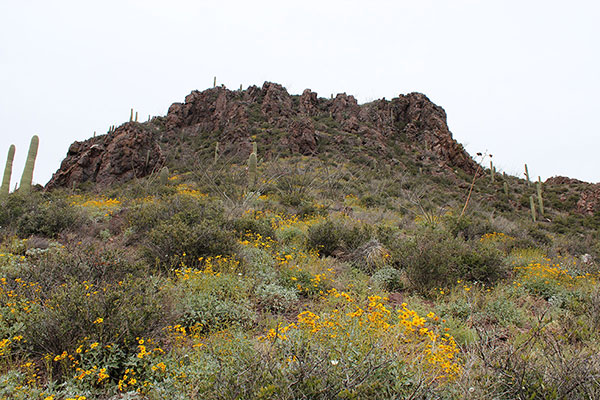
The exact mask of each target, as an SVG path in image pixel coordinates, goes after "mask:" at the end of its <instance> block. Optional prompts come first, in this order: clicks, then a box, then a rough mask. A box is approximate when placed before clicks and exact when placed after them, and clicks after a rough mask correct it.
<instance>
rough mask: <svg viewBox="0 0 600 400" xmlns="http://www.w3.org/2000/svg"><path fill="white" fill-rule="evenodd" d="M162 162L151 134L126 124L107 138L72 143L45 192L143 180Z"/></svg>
mask: <svg viewBox="0 0 600 400" xmlns="http://www.w3.org/2000/svg"><path fill="white" fill-rule="evenodd" d="M164 162H165V158H164V155H163V154H162V151H161V149H160V146H159V145H158V143H157V141H156V140H155V139H154V137H153V134H152V133H151V132H149V131H147V130H145V129H143V128H142V127H141V125H140V124H138V123H134V122H130V123H127V124H124V125H122V126H120V127H119V128H117V129H116V130H115V131H114V132H111V133H109V134H106V135H102V136H98V137H95V138H92V139H88V140H86V141H83V142H75V143H73V144H72V145H71V146H70V147H69V151H68V153H67V157H66V158H65V159H64V160H63V161H62V163H61V166H60V168H59V169H58V171H57V172H56V173H55V174H54V175H53V176H52V179H51V180H50V182H48V184H47V185H46V188H48V189H52V188H55V187H72V186H73V184H76V185H78V184H81V183H85V182H91V183H94V184H96V185H97V186H99V187H105V186H108V185H111V184H114V183H120V182H125V181H128V180H130V179H133V178H140V177H144V176H147V175H149V174H150V173H152V172H153V171H157V170H158V169H159V168H160V167H161V166H162V165H163V164H164Z"/></svg>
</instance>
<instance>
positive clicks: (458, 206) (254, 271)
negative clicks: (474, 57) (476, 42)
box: [0, 91, 600, 400]
mask: <svg viewBox="0 0 600 400" xmlns="http://www.w3.org/2000/svg"><path fill="white" fill-rule="evenodd" d="M209 92H210V91H209ZM209 94H210V93H209ZM196 96H198V95H196ZM242 97H243V94H242ZM393 102H394V100H392V102H391V103H390V104H393ZM190 103H193V102H192V101H190ZM298 103H299V104H302V102H300V101H299V100H298ZM292 104H293V102H292ZM317 104H318V102H317ZM323 104H324V103H323ZM178 107H179V106H177V107H175V109H177V108H178ZM181 107H183V106H181ZM361 107H364V106H361ZM233 108H234V109H236V110H237V108H235V107H233ZM292 108H293V106H292ZM223 109H227V108H223ZM269 110H271V109H270V108H269V109H266V110H262V111H261V112H264V114H261V115H267V116H268V115H269V112H270V111H269ZM175 111H177V110H175ZM175 111H173V112H175ZM213 111H214V110H213ZM388 111H389V110H386V111H385V115H389V113H388ZM177 112H180V111H177ZM228 112H229V111H228ZM236 112H241V111H239V110H238V111H236ZM322 112H323V113H328V112H329V111H327V109H326V105H323V110H322ZM170 114H171V112H170ZM182 115H184V114H182ZM357 115H358V114H357ZM398 115H399V114H398ZM182 118H183V117H182ZM257 118H258V117H257ZM261 118H262V117H261ZM265 118H266V117H265ZM286 118H287V117H286ZM318 118H319V117H318V115H317V119H318ZM324 118H325V117H324ZM327 118H329V117H327ZM331 118H332V121H335V113H334V112H332V117H331ZM348 118H349V117H348ZM356 118H357V121H359V122H361V121H362V120H361V119H360V118H362V117H359V116H357V117H356ZM182 120H184V119H180V120H177V121H182ZM174 121H175V120H174V119H173V118H171V119H170V122H169V118H168V117H167V122H164V121H163V122H164V129H165V130H164V131H161V129H163V128H160V127H159V129H154V128H153V126H154V124H159V123H161V124H162V123H163V122H161V120H160V119H155V120H154V122H150V123H144V124H138V123H135V122H131V123H129V124H126V128H117V133H119V132H121V133H123V132H124V131H125V130H127V131H128V132H133V131H135V130H136V129H138V128H139V129H140V130H146V131H148V132H154V131H156V135H158V136H157V138H156V140H157V142H158V143H159V144H160V143H162V146H161V151H162V152H163V154H162V156H163V157H164V158H163V161H164V162H166V163H167V165H168V166H169V167H170V170H171V172H170V173H167V171H166V169H165V170H163V171H164V172H163V173H162V174H159V173H158V170H157V169H154V171H152V169H150V170H149V171H148V174H143V175H145V176H137V177H136V174H132V175H130V176H129V178H132V179H129V180H124V179H123V180H121V178H119V179H115V180H113V181H112V182H110V183H104V184H99V182H98V181H93V180H88V181H85V180H84V181H78V182H76V181H75V180H74V179H75V177H76V175H72V174H71V175H69V174H57V176H58V175H60V176H62V178H60V179H64V183H65V184H64V185H62V186H66V187H64V188H60V187H57V188H55V189H53V190H50V191H41V190H33V191H31V192H30V193H23V192H20V191H17V192H15V193H11V194H9V195H4V196H2V197H1V198H0V226H1V227H2V231H1V232H2V236H1V240H2V241H1V244H0V360H1V364H0V373H1V376H0V397H4V398H11V399H12V398H17V399H19V398H20V399H31V398H40V399H55V400H58V399H83V398H87V399H95V398H99V399H103V398H140V399H142V398H148V399H165V398H172V399H193V398H197V399H241V398H243V399H254V398H257V399H336V398H338V399H391V398H444V399H463V398H472V399H482V398H489V399H493V398H497V399H506V398H523V399H529V398H542V399H563V398H598V397H599V396H600V384H599V383H598V380H597V378H598V375H599V373H600V357H599V356H598V354H600V353H599V348H598V343H599V340H598V339H600V337H599V332H600V331H599V328H600V291H599V289H598V283H597V280H598V278H599V277H600V276H599V275H598V268H597V264H596V263H595V261H594V260H595V259H596V257H597V256H598V252H599V251H600V248H599V247H598V224H599V223H600V216H599V215H598V214H597V213H596V214H594V213H591V214H589V213H588V214H581V213H577V209H576V207H569V206H568V205H567V204H566V203H565V201H564V199H561V196H563V195H568V194H569V193H572V192H573V190H575V189H574V188H573V187H572V185H571V186H569V184H568V183H555V184H552V185H550V184H548V185H543V199H544V215H539V214H538V215H537V218H536V222H533V221H532V218H531V213H530V208H529V207H530V196H536V195H537V193H536V187H535V186H534V185H528V184H527V183H526V182H525V181H524V180H521V179H518V178H516V177H512V176H507V175H503V174H495V176H494V179H493V180H492V177H491V174H490V171H489V170H484V169H479V170H477V168H471V167H470V166H469V165H470V164H469V165H467V166H466V167H465V168H464V169H461V168H460V167H457V166H453V165H452V164H451V163H452V161H453V160H456V158H452V157H448V158H444V154H448V153H445V152H444V151H443V150H439V149H438V150H439V151H438V150H436V149H435V148H434V147H435V146H434V147H431V146H430V145H429V144H428V143H421V142H419V141H411V140H408V141H406V142H403V143H404V144H403V145H402V149H400V148H397V149H396V150H393V148H394V147H393V145H392V144H393V141H394V140H395V139H394V138H395V136H394V135H395V134H396V133H398V132H400V131H398V132H396V133H394V132H395V131H393V129H392V130H391V131H390V133H389V135H388V136H386V137H387V139H382V141H381V143H383V144H384V145H385V146H383V147H382V149H383V150H381V151H382V152H383V153H381V154H385V152H387V151H392V152H394V156H395V157H398V158H397V160H395V161H392V160H390V159H388V158H385V157H383V156H382V158H380V159H378V158H377V154H379V153H377V152H375V150H373V151H374V153H373V154H372V155H371V154H370V153H369V151H370V150H367V151H365V150H364V148H361V147H358V145H356V146H357V147H355V144H353V143H352V142H348V141H346V142H344V140H346V139H344V140H342V141H341V142H344V143H347V144H348V145H349V146H350V147H349V148H348V149H347V150H344V151H342V152H340V151H339V150H335V149H334V148H333V147H332V148H331V151H325V150H327V149H328V147H327V146H326V145H325V144H323V146H325V147H324V148H323V149H322V150H320V151H316V152H315V154H312V155H310V156H309V155H299V154H285V155H284V154H282V155H280V156H276V154H277V152H278V151H280V150H277V149H276V148H274V147H271V148H270V152H269V153H267V155H265V156H263V153H262V149H261V143H262V144H265V143H266V142H265V140H267V139H266V138H267V136H264V137H263V136H260V135H261V133H260V132H256V133H255V135H256V137H255V138H252V136H250V137H248V138H245V139H244V138H238V139H236V140H232V141H231V143H230V144H229V145H227V146H223V145H222V144H221V149H220V150H217V151H216V152H215V149H214V147H215V146H214V143H215V142H214V141H215V139H220V140H223V138H222V137H221V136H218V134H219V133H218V132H216V131H215V130H213V129H215V127H214V126H208V125H202V126H204V127H205V128H206V130H202V129H200V128H199V125H197V123H199V124H202V123H203V122H198V121H197V120H196V121H195V122H193V124H192V125H188V127H187V128H181V127H180V128H178V129H181V130H175V128H168V126H169V124H176V123H175V122H174ZM344 121H346V119H344ZM179 123H182V122H179ZM263 123H264V128H263V129H264V130H265V131H269V130H272V129H275V128H274V126H276V125H277V119H274V120H272V121H270V120H269V119H268V118H267V119H266V120H264V121H262V122H261V124H263ZM157 126H158V125H157ZM172 126H175V125H172ZM190 126H193V127H194V128H193V129H194V130H195V132H196V133H194V134H191V133H190V130H192V128H190ZM120 129H121V130H120ZM169 129H170V130H169ZM186 129H187V132H188V133H189V136H185V135H184V136H181V133H182V131H184V132H185V131H186ZM232 129H233V128H232ZM335 129H338V127H336V128H335ZM340 129H341V128H340ZM398 129H400V125H398ZM402 129H404V127H402ZM414 129H415V132H416V133H415V136H414V137H420V136H419V134H418V132H419V131H418V128H417V127H416V125H415V128H414ZM423 129H425V128H423ZM169 132H170V133H169ZM227 132H235V130H231V131H227ZM336 132H337V131H336ZM431 132H433V130H430V131H429V133H425V135H433V134H432V133H431ZM263 133H264V132H263ZM338 133H339V132H338ZM220 134H226V132H225V131H222V132H220ZM336 134H337V133H336ZM340 134H341V133H340ZM152 135H154V133H152ZM160 135H162V139H160ZM331 135H332V137H334V136H335V134H334V132H333V131H332V133H331ZM116 136H118V134H117V135H114V136H113V137H116ZM138 137H140V136H138ZM421 137H422V136H421ZM431 137H433V136H431ZM108 139H109V138H106V139H101V140H108ZM247 139H249V140H254V139H256V140H257V141H258V143H259V145H258V150H257V152H256V153H255V154H256V156H257V157H256V164H255V165H254V163H253V162H250V163H249V164H248V163H247V160H248V154H249V153H250V148H251V147H252V146H251V145H250V142H248V141H247ZM94 140H100V139H94ZM161 140H162V142H161ZM261 140H263V141H261ZM352 140H354V139H352ZM192 141H196V143H197V146H198V148H197V149H193V148H191V147H190V146H189V143H191V142H192ZM341 142H340V143H341ZM99 143H100V142H94V143H92V144H91V146H93V145H94V144H96V145H98V144H99ZM107 143H108V142H101V144H102V146H105V148H108V147H110V144H107ZM143 143H146V144H148V143H150V144H149V146H153V144H152V143H151V142H150V141H143ZM221 143H222V142H221ZM276 143H277V142H272V146H275V145H276ZM78 146H80V147H81V146H83V147H85V145H78ZM236 146H237V147H236ZM144 148H145V147H144ZM236 148H237V150H236ZM95 149H98V147H96V148H95ZM390 149H392V150H390ZM42 151H43V149H42ZM78 151H79V150H78ZM94 151H98V150H94ZM111 151H112V150H111ZM332 153H335V157H333V156H332ZM74 154H75V153H73V155H74ZM94 154H96V153H93V154H91V153H90V154H88V155H90V157H92V156H93V155H94ZM103 154H104V153H103ZM113 155H114V154H113ZM365 155H366V156H367V157H363V156H365ZM94 157H96V156H94ZM103 157H104V155H103V156H99V158H97V160H99V161H98V162H99V164H98V165H105V164H102V163H103V161H102V160H104V158H103ZM110 157H112V155H111V156H110ZM88 159H89V158H88ZM158 159H160V157H159V158H157V160H158ZM138 161H139V163H140V164H139V165H142V164H143V163H144V161H143V157H142V159H138V160H137V161H136V162H138ZM477 161H481V158H477ZM440 162H441V163H440ZM106 165H108V164H106ZM123 165H124V164H123ZM473 165H474V166H475V167H477V163H476V162H473ZM123 168H124V167H123ZM105 170H106V171H108V170H107V169H105ZM65 171H66V170H65ZM123 171H124V170H123V169H122V170H121V172H123ZM475 174H477V177H476V179H474V178H475ZM79 176H83V175H79ZM88 176H92V175H88ZM96 176H98V175H96ZM122 176H125V172H123V174H121V175H119V177H122ZM73 182H75V185H73ZM86 182H87V183H86ZM472 183H473V186H472V192H471V185H472ZM58 186H61V185H58ZM467 198H468V203H467Z"/></svg>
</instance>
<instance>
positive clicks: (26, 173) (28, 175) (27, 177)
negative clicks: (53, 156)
mask: <svg viewBox="0 0 600 400" xmlns="http://www.w3.org/2000/svg"><path fill="white" fill-rule="evenodd" d="M39 145H40V138H39V137H38V136H37V135H33V137H32V138H31V143H30V144H29V152H28V153H27V161H26V162H25V169H23V175H22V176H21V183H20V184H19V191H21V193H29V192H30V191H31V183H32V182H33V168H34V167H35V158H36V157H37V152H38V147H39Z"/></svg>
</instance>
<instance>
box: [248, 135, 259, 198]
mask: <svg viewBox="0 0 600 400" xmlns="http://www.w3.org/2000/svg"><path fill="white" fill-rule="evenodd" d="M256 152H257V146H256V142H254V143H252V153H250V157H249V158H248V187H249V188H254V185H256V177H257V175H256V165H257V164H258V159H257V155H256Z"/></svg>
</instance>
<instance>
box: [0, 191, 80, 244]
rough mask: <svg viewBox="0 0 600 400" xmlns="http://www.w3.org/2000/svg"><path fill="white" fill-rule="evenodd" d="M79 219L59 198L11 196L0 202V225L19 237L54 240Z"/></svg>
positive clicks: (31, 195) (17, 194)
mask: <svg viewBox="0 0 600 400" xmlns="http://www.w3.org/2000/svg"><path fill="white" fill-rule="evenodd" d="M79 220H80V218H79V215H78V213H77V211H76V210H75V209H74V208H73V207H72V206H71V205H70V204H69V202H68V201H67V200H66V199H65V198H64V197H61V196H60V195H52V194H43V193H37V192H33V193H30V194H28V195H24V194H22V193H11V194H10V195H9V196H7V197H6V198H4V199H2V200H0V226H2V227H4V228H6V227H10V228H12V229H14V230H15V231H16V233H17V234H18V235H19V236H20V237H22V238H26V237H29V236H31V235H42V236H47V237H56V236H57V235H58V234H59V233H61V232H62V231H64V230H65V229H68V228H71V227H73V226H75V225H76V223H77V222H78V221H79Z"/></svg>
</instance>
